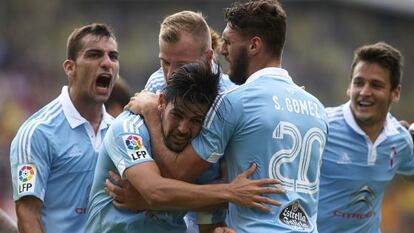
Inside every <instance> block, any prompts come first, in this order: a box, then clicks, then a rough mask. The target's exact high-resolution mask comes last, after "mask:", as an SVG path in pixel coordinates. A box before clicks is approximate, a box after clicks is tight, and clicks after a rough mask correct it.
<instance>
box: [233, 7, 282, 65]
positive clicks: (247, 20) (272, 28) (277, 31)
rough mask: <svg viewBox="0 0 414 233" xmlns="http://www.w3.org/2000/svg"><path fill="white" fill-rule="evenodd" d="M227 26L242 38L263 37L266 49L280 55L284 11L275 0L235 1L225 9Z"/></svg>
mask: <svg viewBox="0 0 414 233" xmlns="http://www.w3.org/2000/svg"><path fill="white" fill-rule="evenodd" d="M225 18H226V21H227V23H228V24H229V26H230V27H231V28H232V29H234V30H236V31H238V32H239V33H240V34H241V36H243V37H244V38H252V37H254V36H258V37H260V38H262V39H263V41H264V43H265V45H266V47H267V48H268V51H269V52H270V53H271V54H273V55H274V56H277V57H278V58H280V57H281V55H282V50H283V46H284V44H285V40H286V18H287V17H286V13H285V11H284V10H283V8H282V6H281V5H280V3H279V2H278V1H276V0H256V1H255V0H251V1H249V2H247V3H240V2H236V3H234V4H233V5H232V7H230V8H227V9H226V10H225Z"/></svg>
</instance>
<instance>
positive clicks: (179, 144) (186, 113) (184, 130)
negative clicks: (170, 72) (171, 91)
mask: <svg viewBox="0 0 414 233" xmlns="http://www.w3.org/2000/svg"><path fill="white" fill-rule="evenodd" d="M207 110H208V107H207V106H195V105H194V104H191V103H190V104H187V105H186V106H184V105H183V104H182V103H180V102H177V103H176V104H175V105H174V103H172V102H170V103H168V104H167V105H166V106H163V111H162V113H161V126H162V131H163V135H164V142H165V144H166V145H167V147H168V148H169V149H170V150H172V151H175V152H180V151H182V150H184V148H185V146H186V145H187V144H189V143H190V142H191V140H192V139H193V138H194V137H195V136H197V135H198V133H199V132H200V130H201V126H202V124H203V121H204V117H205V115H206V113H207Z"/></svg>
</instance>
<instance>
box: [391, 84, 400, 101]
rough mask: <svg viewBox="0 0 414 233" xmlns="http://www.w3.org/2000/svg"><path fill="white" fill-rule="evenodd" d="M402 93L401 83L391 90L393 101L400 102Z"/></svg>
mask: <svg viewBox="0 0 414 233" xmlns="http://www.w3.org/2000/svg"><path fill="white" fill-rule="evenodd" d="M400 94H401V85H398V86H397V87H396V88H394V90H392V91H391V102H392V103H398V101H399V100H400Z"/></svg>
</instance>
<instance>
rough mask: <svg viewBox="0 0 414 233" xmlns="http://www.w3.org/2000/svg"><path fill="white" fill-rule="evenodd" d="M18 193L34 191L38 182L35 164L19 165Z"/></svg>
mask: <svg viewBox="0 0 414 233" xmlns="http://www.w3.org/2000/svg"><path fill="white" fill-rule="evenodd" d="M17 172H18V174H17V185H18V188H19V190H18V194H22V193H32V192H34V188H35V184H36V174H37V171H36V166H35V165H33V164H23V165H19V166H18V167H17Z"/></svg>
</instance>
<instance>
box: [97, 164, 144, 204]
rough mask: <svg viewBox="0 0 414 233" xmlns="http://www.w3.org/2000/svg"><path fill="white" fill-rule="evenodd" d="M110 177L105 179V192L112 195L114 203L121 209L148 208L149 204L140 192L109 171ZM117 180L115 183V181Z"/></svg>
mask: <svg viewBox="0 0 414 233" xmlns="http://www.w3.org/2000/svg"><path fill="white" fill-rule="evenodd" d="M108 174H109V177H110V179H106V180H105V188H104V189H105V192H106V193H107V194H108V195H109V196H111V197H112V203H113V204H114V206H115V207H117V208H120V209H126V210H132V211H140V210H144V209H146V208H148V204H147V203H146V202H145V200H144V199H143V198H142V196H141V195H140V193H139V192H138V191H137V190H136V189H134V187H133V186H132V185H131V184H130V183H129V182H128V180H123V179H121V177H119V176H118V175H117V174H115V173H114V172H112V171H109V173H108ZM113 182H115V183H113Z"/></svg>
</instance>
